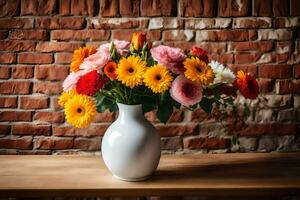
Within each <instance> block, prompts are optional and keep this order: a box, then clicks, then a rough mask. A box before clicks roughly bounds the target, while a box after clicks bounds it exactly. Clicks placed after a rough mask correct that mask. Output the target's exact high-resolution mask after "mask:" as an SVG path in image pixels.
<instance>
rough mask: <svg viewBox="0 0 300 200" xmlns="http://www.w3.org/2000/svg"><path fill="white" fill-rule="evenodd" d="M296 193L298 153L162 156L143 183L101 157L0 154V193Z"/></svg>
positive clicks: (299, 176)
mask: <svg viewBox="0 0 300 200" xmlns="http://www.w3.org/2000/svg"><path fill="white" fill-rule="evenodd" d="M148 195H149V196H150V195H155V196H187V195H189V196H193V195H201V196H260V195H269V196H277V195H288V196H292V195H300V153H260V154H258V153H256V154H251V153H244V154H198V155H165V156H162V158H161V161H160V164H159V167H158V170H157V171H156V173H155V174H154V176H153V177H152V178H151V179H149V180H148V181H144V182H123V181H119V180H116V179H115V178H113V177H112V175H111V174H110V172H109V171H108V170H107V168H106V167H105V165H104V163H103V161H102V159H101V157H100V156H70V155H68V156H40V155H39V156H12V155H3V156H0V197H42V196H52V197H56V196H59V197H65V196H73V197H81V196H85V197H92V196H93V197H95V196H148Z"/></svg>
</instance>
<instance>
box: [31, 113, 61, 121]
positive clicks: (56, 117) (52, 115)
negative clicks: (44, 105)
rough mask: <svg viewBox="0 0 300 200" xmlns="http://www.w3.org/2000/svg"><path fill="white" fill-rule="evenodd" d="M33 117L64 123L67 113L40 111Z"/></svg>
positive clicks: (39, 119)
mask: <svg viewBox="0 0 300 200" xmlns="http://www.w3.org/2000/svg"><path fill="white" fill-rule="evenodd" d="M33 119H34V120H38V121H43V122H49V123H63V122H64V121H65V115H64V113H62V112H53V111H51V112H46V111H38V112H36V113H35V114H34V116H33Z"/></svg>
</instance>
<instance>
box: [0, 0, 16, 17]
mask: <svg viewBox="0 0 300 200" xmlns="http://www.w3.org/2000/svg"><path fill="white" fill-rule="evenodd" d="M19 4H20V0H2V1H1V6H0V17H3V16H16V15H18V7H19Z"/></svg>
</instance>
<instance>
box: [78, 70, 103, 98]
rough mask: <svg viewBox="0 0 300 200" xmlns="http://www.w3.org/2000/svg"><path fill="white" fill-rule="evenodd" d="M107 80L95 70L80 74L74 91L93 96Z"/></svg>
mask: <svg viewBox="0 0 300 200" xmlns="http://www.w3.org/2000/svg"><path fill="white" fill-rule="evenodd" d="M106 82H107V79H106V78H104V77H103V76H101V75H100V74H99V73H98V72H97V71H96V70H94V71H91V72H89V73H87V74H85V75H84V76H82V77H81V78H80V79H79V80H78V82H77V85H76V91H77V93H79V94H85V95H88V96H93V95H94V94H95V93H96V92H98V91H99V90H100V89H101V88H102V87H103V86H104V85H105V83H106Z"/></svg>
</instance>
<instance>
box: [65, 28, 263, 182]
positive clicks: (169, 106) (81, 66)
mask: <svg viewBox="0 0 300 200" xmlns="http://www.w3.org/2000/svg"><path fill="white" fill-rule="evenodd" d="M70 69H71V72H70V74H69V76H68V77H67V78H66V79H65V81H64V82H63V90H64V92H63V93H62V95H61V96H60V97H59V104H60V105H61V106H63V107H64V112H65V116H66V121H67V122H68V123H70V124H72V125H73V126H75V127H77V128H84V127H87V126H88V125H89V124H90V123H91V122H92V121H93V118H94V116H95V115H96V113H97V112H103V111H105V110H107V109H108V110H109V111H111V112H113V111H117V110H118V107H119V108H120V110H119V118H118V119H117V120H116V122H114V123H117V125H114V124H113V125H112V126H111V127H110V128H109V129H108V131H107V132H109V133H106V134H105V136H104V139H103V141H102V154H103V156H104V161H105V163H106V164H107V166H108V167H109V169H110V170H111V171H112V172H113V173H114V174H115V175H116V176H117V177H119V178H121V179H125V180H140V178H144V177H147V176H149V175H150V173H151V171H152V172H153V168H154V170H155V168H156V166H157V163H158V160H159V156H160V151H159V152H158V150H151V148H152V147H153V146H155V148H156V149H157V148H160V145H159V137H157V136H155V137H154V139H153V142H152V143H151V141H152V139H151V137H149V134H150V135H151V133H149V132H155V129H154V128H153V127H152V126H150V125H147V126H146V128H145V130H144V129H143V128H142V126H140V125H136V124H133V121H138V120H140V119H141V118H143V115H142V113H146V112H149V111H152V110H156V116H157V118H158V119H159V120H160V121H161V122H163V123H166V122H167V121H168V119H169V118H170V116H171V114H172V113H173V109H174V108H177V109H180V108H186V109H190V110H194V109H197V108H202V109H203V110H204V111H205V112H207V113H212V114H213V116H214V117H216V118H217V119H219V120H220V121H224V120H225V118H231V119H232V118H234V119H235V122H234V123H233V124H235V125H234V127H238V124H243V120H242V118H241V115H240V113H241V112H240V109H239V107H238V106H237V105H236V104H235V99H236V97H237V96H238V94H241V95H242V96H243V97H245V98H249V99H255V98H256V97H257V96H258V93H259V86H258V83H257V81H256V80H255V79H254V78H253V77H252V76H251V75H249V74H247V73H245V72H243V71H238V72H237V74H234V73H233V72H232V71H231V70H230V69H229V68H227V67H225V66H224V65H222V64H220V63H218V62H217V61H210V62H209V59H208V53H207V52H206V51H205V50H203V49H201V48H200V47H197V46H194V47H193V48H192V49H191V50H190V51H189V52H184V51H183V50H181V49H179V48H173V47H169V46H164V45H158V46H156V47H152V43H151V42H150V41H148V40H147V38H146V34H144V33H134V34H133V36H132V40H131V42H128V41H120V40H115V41H112V42H110V43H106V44H102V45H100V47H99V48H97V49H96V48H94V47H81V48H79V49H77V50H75V52H74V55H73V59H72V63H71V66H70ZM139 109H141V111H138V110H139ZM212 111H213V112H212ZM139 112H141V114H138V113H139ZM243 113H244V114H245V113H247V109H244V112H243ZM122 117H123V118H122ZM137 118H138V119H137ZM142 121H143V122H142V123H144V124H146V123H147V122H145V121H144V120H142ZM237 122H240V123H237ZM138 123H141V121H139V122H137V124H138ZM112 129H113V130H112ZM233 129H234V128H233ZM233 129H232V130H233ZM128 131H129V133H127V132H128ZM136 131H137V132H138V133H137V134H136V135H135V134H133V133H132V132H136ZM143 131H144V132H147V134H146V135H145V138H146V139H145V138H143V137H142V138H140V135H141V134H140V132H143ZM121 132H122V133H123V132H126V134H127V135H131V136H132V137H131V136H130V137H131V138H130V139H126V138H123V140H122V141H123V143H122V142H120V143H118V146H122V145H123V146H126V145H128V144H127V143H130V145H129V147H126V148H127V149H124V148H121V149H119V150H116V149H111V148H112V146H113V144H112V143H113V142H112V141H116V138H120V137H119V135H122V134H121ZM117 133H118V134H117ZM107 135H110V136H107ZM111 135H114V136H111ZM133 135H134V137H133ZM107 137H110V138H107ZM122 137H123V136H122ZM122 137H121V138H122ZM128 137H129V136H128ZM136 138H139V139H136ZM106 140H109V141H107V144H103V142H105V141H106ZM133 140H137V141H135V142H137V143H138V142H141V141H142V142H145V141H150V144H151V145H150V146H149V145H148V146H149V147H147V145H146V144H143V146H145V148H148V149H147V150H145V149H143V148H141V146H142V145H141V144H132V142H131V141H133ZM124 141H127V143H126V142H124ZM154 141H155V142H154ZM115 143H116V142H115ZM151 146H152V147H151ZM134 147H136V149H134ZM117 148H120V147H117ZM128 149H130V150H128ZM127 150H128V152H135V153H137V152H138V151H142V152H144V155H145V154H147V152H151V151H152V152H153V151H155V153H153V154H151V155H149V156H148V157H149V158H148V160H149V159H150V160H152V162H154V164H153V165H154V166H152V167H150V168H151V169H148V171H147V170H146V171H145V170H144V172H141V173H140V174H138V173H135V172H132V171H142V169H140V168H138V169H136V168H135V166H133V165H132V164H128V163H129V161H128V160H130V159H132V158H133V157H134V158H137V157H138V156H137V155H135V156H132V155H131V156H128V155H127V153H128V152H127ZM116 151H118V153H121V154H122V156H123V157H125V158H123V157H122V158H118V159H119V160H120V159H121V160H122V161H120V162H116V161H115V160H113V161H112V160H111V159H112V158H110V157H115V156H116V155H117V154H116V153H115V154H112V152H116ZM106 152H107V153H106ZM105 154H107V156H105ZM108 154H109V155H108ZM137 154H138V153H137ZM148 154H149V153H148ZM126 156H127V157H126ZM142 157H147V156H142ZM139 159H141V158H139ZM130 162H131V163H132V162H137V163H140V165H142V166H143V167H144V168H147V166H146V165H151V164H149V163H148V162H146V161H143V160H134V161H132V160H130ZM124 163H125V164H124ZM112 165H113V166H112ZM116 165H117V166H116ZM122 165H126V166H127V168H131V169H134V170H131V172H128V170H127V171H126V173H125V172H124V173H123V172H121V171H122V169H120V168H121V167H119V166H122ZM155 165H156V166H155ZM122 167H123V168H124V166H122ZM148 168H149V167H148ZM124 174H127V175H124ZM128 174H129V175H128Z"/></svg>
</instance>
